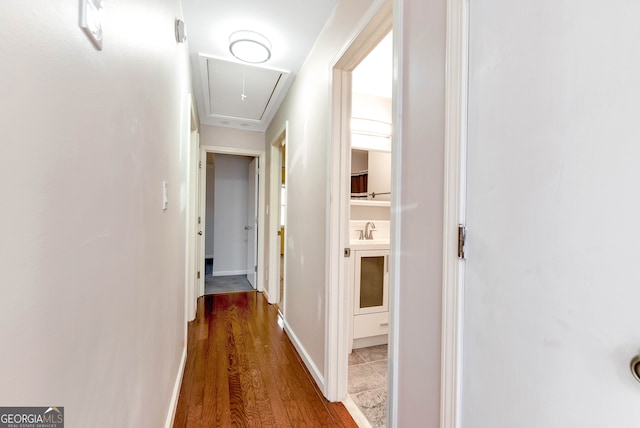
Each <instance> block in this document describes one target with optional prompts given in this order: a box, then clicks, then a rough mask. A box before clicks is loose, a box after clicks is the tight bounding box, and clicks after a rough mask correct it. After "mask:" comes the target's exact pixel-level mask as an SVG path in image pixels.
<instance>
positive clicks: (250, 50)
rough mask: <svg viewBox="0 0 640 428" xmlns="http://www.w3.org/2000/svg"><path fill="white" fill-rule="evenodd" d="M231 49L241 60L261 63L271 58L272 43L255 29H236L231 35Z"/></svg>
mask: <svg viewBox="0 0 640 428" xmlns="http://www.w3.org/2000/svg"><path fill="white" fill-rule="evenodd" d="M229 51H230V52H231V54H232V55H233V56H235V57H236V58H238V59H239V60H240V61H244V62H249V63H251V64H260V63H263V62H267V61H268V60H269V58H271V43H270V42H269V39H267V38H266V37H265V36H263V35H262V34H260V33H256V32H255V31H249V30H242V31H236V32H235V33H233V34H231V36H229Z"/></svg>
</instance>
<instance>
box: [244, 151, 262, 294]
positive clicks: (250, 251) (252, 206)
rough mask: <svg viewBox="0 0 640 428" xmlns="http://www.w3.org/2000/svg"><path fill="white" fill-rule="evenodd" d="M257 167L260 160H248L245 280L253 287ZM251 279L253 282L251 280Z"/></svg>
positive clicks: (257, 194) (256, 250)
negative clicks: (247, 228)
mask: <svg viewBox="0 0 640 428" xmlns="http://www.w3.org/2000/svg"><path fill="white" fill-rule="evenodd" d="M254 162H255V164H254ZM252 165H253V166H252ZM259 169H260V160H259V159H258V158H253V160H252V161H251V162H249V174H248V177H247V179H248V183H249V191H248V192H247V193H248V194H247V227H250V228H251V229H249V230H247V235H248V238H247V280H249V284H250V285H251V287H253V288H256V285H257V284H256V279H257V277H258V272H257V263H256V262H257V261H258V230H257V229H258V217H257V215H256V214H258V197H259V192H258V183H259V182H260V180H259V179H258V171H259ZM252 190H253V191H252ZM251 242H253V245H249V243H251ZM250 277H251V279H250ZM252 280H253V282H251V281H252Z"/></svg>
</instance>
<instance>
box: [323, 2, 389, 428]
mask: <svg viewBox="0 0 640 428" xmlns="http://www.w3.org/2000/svg"><path fill="white" fill-rule="evenodd" d="M391 12H392V7H391V3H390V2H386V3H385V4H384V5H383V6H381V8H380V9H379V10H378V12H377V13H376V14H375V15H374V16H373V17H372V18H371V20H370V21H369V23H368V24H367V25H366V26H365V27H364V28H363V30H362V31H361V32H360V34H359V35H358V36H357V37H356V39H355V40H354V41H353V43H351V45H350V46H348V47H347V49H346V50H345V53H344V54H343V56H342V57H341V58H340V59H339V60H337V62H336V63H335V65H334V68H333V97H334V103H333V122H334V127H333V130H334V137H333V146H332V162H333V165H334V167H333V169H332V179H331V180H332V183H331V186H332V192H331V193H332V194H333V195H338V197H336V198H335V199H337V202H333V201H331V202H330V203H331V209H330V216H331V217H330V225H331V226H330V231H329V232H330V237H331V239H330V249H331V252H332V254H330V255H329V257H330V264H329V269H328V274H329V277H330V278H331V281H330V285H329V289H328V299H327V301H328V320H327V343H326V349H327V354H326V361H327V366H326V373H327V396H328V398H330V399H336V400H344V402H345V405H346V406H347V408H348V409H349V411H350V413H351V414H352V416H353V417H354V419H355V420H356V421H358V423H360V424H361V426H368V425H371V426H384V425H385V423H386V420H387V417H386V413H387V390H388V387H387V373H388V372H389V370H388V359H387V352H388V351H387V343H388V332H389V321H390V319H391V318H392V317H391V314H390V312H389V309H390V308H389V296H390V294H391V292H392V289H391V286H390V283H389V260H390V259H391V257H390V255H391V252H392V251H393V249H392V248H391V245H390V231H391V230H392V223H391V222H392V218H391V199H392V198H393V197H394V195H392V194H391V189H392V183H391V177H392V176H393V171H392V170H391V169H392V162H391V156H392V153H391V146H392V144H391V143H392V139H391V132H392V108H391V106H392V96H391V92H392V91H391V89H392V86H393V78H392V64H393V48H392V46H393V43H392V37H393V36H392V34H391V28H392V13H391ZM345 397H346V398H345Z"/></svg>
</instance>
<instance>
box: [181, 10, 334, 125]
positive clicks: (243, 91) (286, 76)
mask: <svg viewBox="0 0 640 428" xmlns="http://www.w3.org/2000/svg"><path fill="white" fill-rule="evenodd" d="M336 3H337V0H315V1H300V0H269V1H265V0H234V1H229V0H225V1H222V0H183V1H182V5H183V11H184V20H185V27H186V33H187V38H188V43H189V50H190V58H191V66H192V73H193V80H194V90H195V93H196V100H197V103H198V110H199V114H200V122H201V123H202V124H206V125H218V126H227V127H233V128H239V129H246V130H254V131H264V130H266V128H267V126H268V125H269V123H270V122H271V119H272V118H273V116H274V114H275V112H276V111H277V110H278V107H279V105H280V103H281V102H282V100H283V98H284V96H285V95H286V93H287V91H288V90H289V88H290V86H291V84H292V83H293V80H294V78H295V75H296V73H297V72H298V70H299V69H300V67H301V66H302V64H303V63H304V61H305V59H306V58H307V55H308V54H309V52H310V51H311V48H312V47H313V44H314V43H315V41H316V39H317V37H318V35H319V34H320V31H321V30H322V28H323V27H324V25H325V22H327V20H328V19H329V17H330V16H331V13H332V12H333V9H334V7H335V5H336ZM239 30H252V31H255V32H258V33H260V34H262V35H263V36H265V37H267V38H268V39H269V41H270V42H271V46H272V49H271V53H272V54H271V58H270V59H269V60H268V61H267V62H265V63H263V64H258V65H252V64H248V63H243V62H241V61H239V60H238V59H236V58H235V57H234V56H233V55H231V53H230V52H229V36H230V35H231V34H232V33H233V32H235V31H239ZM243 95H244V96H243Z"/></svg>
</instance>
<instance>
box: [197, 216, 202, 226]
mask: <svg viewBox="0 0 640 428" xmlns="http://www.w3.org/2000/svg"><path fill="white" fill-rule="evenodd" d="M200 223H202V218H201V217H200V216H198V224H200Z"/></svg>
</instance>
